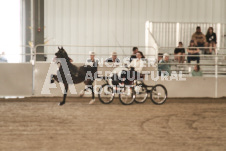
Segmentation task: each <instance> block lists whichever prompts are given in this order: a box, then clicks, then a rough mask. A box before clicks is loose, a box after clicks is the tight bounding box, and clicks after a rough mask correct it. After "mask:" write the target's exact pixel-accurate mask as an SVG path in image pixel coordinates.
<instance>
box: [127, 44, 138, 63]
mask: <svg viewBox="0 0 226 151" xmlns="http://www.w3.org/2000/svg"><path fill="white" fill-rule="evenodd" d="M137 53H138V48H137V47H133V54H132V55H131V56H130V59H129V61H130V62H132V60H133V59H136V58H137V57H136V54H137Z"/></svg>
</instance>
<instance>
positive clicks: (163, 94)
mask: <svg viewBox="0 0 226 151" xmlns="http://www.w3.org/2000/svg"><path fill="white" fill-rule="evenodd" d="M150 97H151V101H152V102H153V103H154V104H157V105H161V104H163V103H165V101H166V99H167V90H166V88H165V87H164V86H163V85H161V84H157V85H155V86H154V87H153V88H152V90H151V95H150Z"/></svg>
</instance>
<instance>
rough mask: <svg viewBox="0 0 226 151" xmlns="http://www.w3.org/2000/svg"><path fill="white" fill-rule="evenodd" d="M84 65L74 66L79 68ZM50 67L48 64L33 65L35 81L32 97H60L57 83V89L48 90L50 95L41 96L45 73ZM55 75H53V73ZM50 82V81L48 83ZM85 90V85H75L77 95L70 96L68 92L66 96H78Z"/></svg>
mask: <svg viewBox="0 0 226 151" xmlns="http://www.w3.org/2000/svg"><path fill="white" fill-rule="evenodd" d="M81 65H84V64H76V66H81ZM49 67H50V63H39V62H37V63H36V64H35V81H34V96H62V95H63V93H62V90H61V88H60V85H59V83H57V82H55V84H56V86H57V88H50V89H49V90H50V93H51V94H42V88H43V86H44V82H45V79H46V78H49V77H47V73H48V70H49ZM53 74H55V73H53ZM49 82H50V81H49ZM84 88H85V84H83V83H80V84H76V85H75V89H76V91H77V94H71V93H70V91H69V92H68V96H79V92H80V91H81V90H82V89H84Z"/></svg>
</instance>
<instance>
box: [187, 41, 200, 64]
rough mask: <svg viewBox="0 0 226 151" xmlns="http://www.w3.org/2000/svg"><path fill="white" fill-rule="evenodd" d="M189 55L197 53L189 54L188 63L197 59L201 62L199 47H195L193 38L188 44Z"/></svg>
mask: <svg viewBox="0 0 226 151" xmlns="http://www.w3.org/2000/svg"><path fill="white" fill-rule="evenodd" d="M187 52H188V55H196V56H188V57H187V60H188V63H191V60H193V61H195V60H196V61H197V63H199V60H200V57H199V48H195V43H194V41H193V40H191V41H190V45H189V46H188V49H187Z"/></svg>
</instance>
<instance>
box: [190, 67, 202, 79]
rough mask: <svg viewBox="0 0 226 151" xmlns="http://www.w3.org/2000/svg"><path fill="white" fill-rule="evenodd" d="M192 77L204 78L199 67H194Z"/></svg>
mask: <svg viewBox="0 0 226 151" xmlns="http://www.w3.org/2000/svg"><path fill="white" fill-rule="evenodd" d="M192 76H193V77H194V76H202V71H201V70H200V66H199V65H195V66H194V70H193V71H192Z"/></svg>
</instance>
